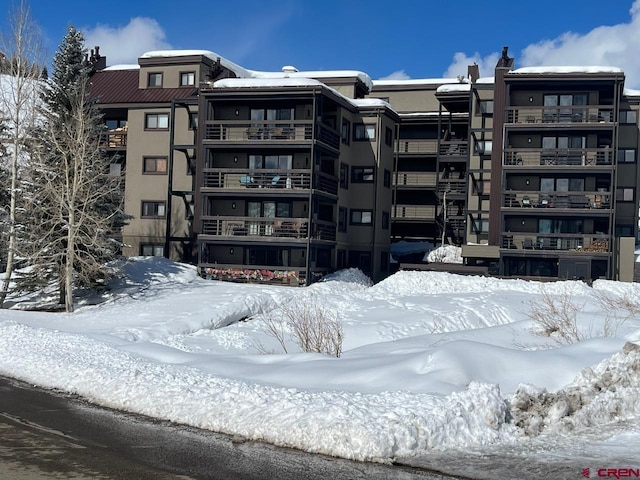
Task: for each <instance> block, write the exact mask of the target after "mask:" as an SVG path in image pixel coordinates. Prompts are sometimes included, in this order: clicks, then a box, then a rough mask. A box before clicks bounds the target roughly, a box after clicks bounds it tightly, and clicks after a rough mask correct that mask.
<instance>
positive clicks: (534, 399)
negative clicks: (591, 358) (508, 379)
mask: <svg viewBox="0 0 640 480" xmlns="http://www.w3.org/2000/svg"><path fill="white" fill-rule="evenodd" d="M511 415H512V416H513V422H514V424H515V425H516V426H518V427H519V428H520V429H521V431H522V432H523V433H524V434H525V435H538V434H540V433H542V432H544V431H559V432H563V433H569V432H572V431H575V430H581V429H584V428H587V427H593V426H602V425H606V424H609V423H611V422H620V421H625V420H631V419H633V418H637V417H638V415H640V345H636V344H633V343H627V344H626V345H625V346H624V348H623V350H622V352H620V353H617V354H615V355H613V356H612V357H610V358H608V359H606V360H604V361H602V362H601V363H599V364H598V365H597V366H595V367H593V368H587V369H585V370H583V371H582V372H581V373H580V375H578V377H577V378H576V380H575V381H574V382H573V384H572V385H570V386H568V387H566V388H564V389H561V390H558V391H556V392H548V391H547V390H546V389H540V388H536V387H534V386H531V385H523V386H521V387H520V388H519V389H518V390H517V391H516V393H515V395H514V396H513V398H512V399H511Z"/></svg>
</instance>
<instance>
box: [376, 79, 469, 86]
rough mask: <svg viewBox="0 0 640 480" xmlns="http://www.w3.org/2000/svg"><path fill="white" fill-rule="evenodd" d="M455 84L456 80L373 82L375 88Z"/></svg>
mask: <svg viewBox="0 0 640 480" xmlns="http://www.w3.org/2000/svg"><path fill="white" fill-rule="evenodd" d="M457 82H458V79H457V78H410V79H407V80H400V79H399V80H374V81H373V85H374V86H376V87H388V86H391V85H406V86H409V85H443V84H445V83H457Z"/></svg>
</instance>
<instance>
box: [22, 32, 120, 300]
mask: <svg viewBox="0 0 640 480" xmlns="http://www.w3.org/2000/svg"><path fill="white" fill-rule="evenodd" d="M83 41H84V39H83V36H82V34H81V33H80V32H79V31H77V30H76V29H75V28H73V27H70V28H69V29H68V31H67V34H66V35H65V37H64V39H63V41H62V43H61V45H60V47H59V49H58V51H57V52H56V54H55V56H54V60H53V75H52V77H51V79H50V80H49V81H48V82H46V83H45V85H46V87H45V88H44V89H43V93H42V99H43V101H44V104H45V107H44V108H43V110H42V116H43V118H44V127H43V129H42V131H41V135H40V136H41V141H40V142H38V149H37V151H36V152H35V154H34V155H32V159H31V160H32V161H31V162H30V169H29V174H30V181H31V182H32V185H33V189H34V195H32V196H30V197H29V202H30V209H29V210H30V212H31V216H32V217H33V218H34V219H35V223H34V224H33V225H35V228H32V229H31V231H30V237H29V242H28V245H29V247H30V248H29V250H30V251H29V263H30V265H31V267H32V268H31V271H30V272H29V273H28V274H27V275H25V276H24V278H22V280H21V286H22V288H29V287H31V288H38V287H40V288H43V287H45V286H47V285H49V284H51V283H52V282H57V284H58V286H59V303H64V304H65V308H66V310H67V311H73V308H74V300H73V291H74V289H75V288H78V287H91V286H95V285H96V284H97V283H99V282H101V281H103V280H104V279H106V278H107V277H109V275H110V274H111V273H112V272H111V271H110V270H108V269H107V267H106V265H105V263H106V262H108V261H109V260H112V259H113V258H114V257H115V255H116V254H117V252H118V250H119V245H118V244H117V243H116V242H114V241H113V240H112V234H113V232H114V231H116V230H117V229H118V228H119V227H120V226H121V225H122V223H123V216H122V213H121V212H122V210H121V208H120V207H121V202H122V188H121V187H122V184H121V177H120V175H115V176H114V175H111V174H110V168H109V167H110V163H111V159H110V158H108V157H107V156H106V155H105V153H104V150H103V149H102V148H101V145H100V141H101V134H102V132H103V128H104V127H103V123H104V122H103V120H102V115H101V114H100V112H99V110H98V109H97V108H96V106H95V103H94V102H93V101H92V100H91V98H90V96H89V92H88V87H89V78H90V68H89V66H88V65H87V64H86V63H85V62H84V58H85V52H86V50H85V49H84V47H83Z"/></svg>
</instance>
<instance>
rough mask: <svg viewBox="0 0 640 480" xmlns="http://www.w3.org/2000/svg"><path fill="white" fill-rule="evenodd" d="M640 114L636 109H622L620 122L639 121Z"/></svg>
mask: <svg viewBox="0 0 640 480" xmlns="http://www.w3.org/2000/svg"><path fill="white" fill-rule="evenodd" d="M637 121H638V114H637V112H636V111H635V110H621V111H620V123H637Z"/></svg>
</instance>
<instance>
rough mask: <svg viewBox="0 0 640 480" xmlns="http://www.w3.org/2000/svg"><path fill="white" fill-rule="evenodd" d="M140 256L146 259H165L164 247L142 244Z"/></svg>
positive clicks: (154, 244)
mask: <svg viewBox="0 0 640 480" xmlns="http://www.w3.org/2000/svg"><path fill="white" fill-rule="evenodd" d="M140 255H142V256H144V257H163V256H164V245H161V244H159V243H142V244H140Z"/></svg>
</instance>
